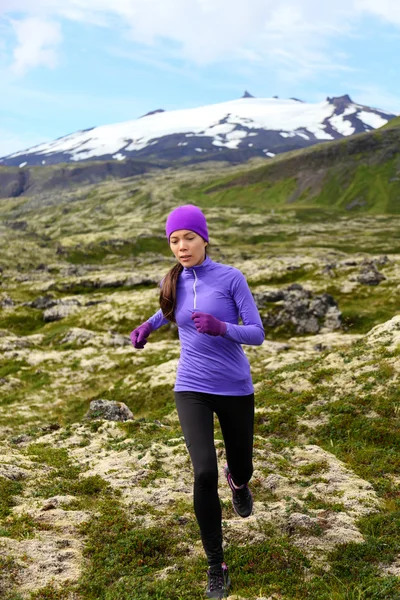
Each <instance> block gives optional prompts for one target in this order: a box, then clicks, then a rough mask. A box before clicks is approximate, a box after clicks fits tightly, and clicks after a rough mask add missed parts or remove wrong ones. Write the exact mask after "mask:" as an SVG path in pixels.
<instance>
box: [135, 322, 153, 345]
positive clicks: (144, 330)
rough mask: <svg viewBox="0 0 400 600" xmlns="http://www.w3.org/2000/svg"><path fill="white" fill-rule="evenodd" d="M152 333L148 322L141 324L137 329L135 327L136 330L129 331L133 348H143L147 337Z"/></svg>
mask: <svg viewBox="0 0 400 600" xmlns="http://www.w3.org/2000/svg"><path fill="white" fill-rule="evenodd" d="M152 331H153V328H152V326H151V325H150V323H149V322H148V321H146V322H145V323H142V324H141V325H139V327H136V329H134V330H133V331H131V333H130V338H131V342H132V344H133V345H134V347H135V348H138V349H139V348H144V347H145V345H146V344H147V338H148V337H149V335H150V333H151V332H152Z"/></svg>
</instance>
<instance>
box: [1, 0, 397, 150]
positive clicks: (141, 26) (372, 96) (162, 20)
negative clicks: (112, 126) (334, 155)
mask: <svg viewBox="0 0 400 600" xmlns="http://www.w3.org/2000/svg"><path fill="white" fill-rule="evenodd" d="M399 67H400V1H399V0H335V3H334V4H333V3H325V2H321V0H291V1H288V0H280V2H276V0H246V1H244V0H112V2H110V1H109V0H63V2H60V1H59V0H35V1H34V2H32V0H0V92H1V93H0V156H4V155H6V154H10V153H12V152H14V151H17V150H22V149H24V148H28V147H30V146H33V145H35V144H38V143H41V142H44V141H47V140H52V139H54V138H57V137H60V136H63V135H66V134H68V133H72V132H74V131H77V130H79V129H86V128H89V127H93V126H96V125H103V124H106V123H115V122H119V121H126V120H131V119H136V118H137V117H139V116H141V115H143V114H145V113H147V112H148V111H151V110H154V109H157V108H164V109H166V110H173V109H179V108H189V107H195V106H200V105H204V104H212V103H217V102H224V101H227V100H232V99H235V98H239V97H240V96H241V95H242V94H243V92H244V90H245V89H247V90H249V91H250V92H251V93H252V94H253V95H255V96H257V97H271V96H274V95H278V96H279V97H282V98H289V97H296V98H300V99H302V100H305V101H309V102H320V101H322V100H324V99H325V98H326V96H339V95H343V94H345V93H347V94H350V96H351V97H352V98H353V100H354V101H356V102H358V103H360V104H366V105H369V106H374V107H377V108H382V109H384V110H387V111H391V112H394V113H400V77H399V73H400V68H399Z"/></svg>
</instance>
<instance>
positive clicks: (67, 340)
mask: <svg viewBox="0 0 400 600" xmlns="http://www.w3.org/2000/svg"><path fill="white" fill-rule="evenodd" d="M94 337H96V334H95V332H94V331H90V330H89V329H81V328H80V327H72V328H71V329H70V331H68V333H67V334H66V335H65V336H64V337H63V339H62V340H61V342H60V344H77V345H78V346H83V345H84V344H86V342H88V341H90V340H92V339H93V338H94Z"/></svg>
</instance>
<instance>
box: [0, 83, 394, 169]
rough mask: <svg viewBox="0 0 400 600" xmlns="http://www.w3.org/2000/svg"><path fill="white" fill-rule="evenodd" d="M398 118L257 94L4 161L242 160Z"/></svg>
mask: <svg viewBox="0 0 400 600" xmlns="http://www.w3.org/2000/svg"><path fill="white" fill-rule="evenodd" d="M395 117H396V115H394V114H392V113H388V112H385V111H382V110H378V109H374V108H370V107H367V106H363V105H361V104H357V103H354V102H353V101H352V99H351V98H350V97H349V96H348V95H344V96H340V97H334V98H329V97H328V98H327V99H326V100H325V101H324V102H319V103H313V104H312V103H306V102H302V101H300V100H298V99H296V98H290V99H280V98H278V97H277V96H274V97H273V98H254V97H252V96H251V94H250V93H249V92H248V91H246V92H245V93H244V96H243V97H242V98H240V99H239V100H233V101H230V102H223V103H220V104H213V105H209V106H202V107H199V108H191V109H182V110H175V111H165V110H162V109H157V110H155V111H151V112H149V113H147V114H146V115H144V116H142V117H141V118H139V119H136V120H134V121H126V122H123V123H116V124H112V125H102V126H100V127H94V128H92V129H85V130H83V131H78V132H76V133H72V134H70V135H67V136H64V137H61V138H58V139H56V140H54V141H51V142H46V143H43V144H40V145H38V146H35V147H33V148H29V149H26V150H22V151H20V152H17V153H14V154H11V155H9V156H6V157H3V158H2V159H0V165H4V166H17V167H24V166H35V165H51V164H58V163H65V162H79V161H93V160H95V161H97V160H102V161H104V160H114V161H124V160H126V159H135V160H137V159H139V160H145V161H148V160H150V161H152V162H156V163H161V164H162V165H163V166H169V165H171V164H176V163H177V162H183V163H191V162H192V163H193V162H202V161H204V160H224V161H228V162H234V163H239V162H244V161H246V160H249V159H250V158H254V157H260V156H261V157H273V156H275V155H276V154H280V153H282V152H287V151H290V150H298V149H301V148H305V147H308V146H311V145H313V144H317V143H320V142H326V141H329V140H335V139H339V138H343V137H347V136H350V135H353V134H356V133H362V132H365V131H370V130H373V129H376V128H378V127H381V126H383V125H385V124H386V123H388V122H389V121H390V120H391V119H393V118H395Z"/></svg>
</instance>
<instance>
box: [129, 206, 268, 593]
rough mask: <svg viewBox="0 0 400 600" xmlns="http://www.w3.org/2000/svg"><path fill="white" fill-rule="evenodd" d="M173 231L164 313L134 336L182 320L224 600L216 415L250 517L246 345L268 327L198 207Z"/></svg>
mask: <svg viewBox="0 0 400 600" xmlns="http://www.w3.org/2000/svg"><path fill="white" fill-rule="evenodd" d="M166 234H167V239H168V242H169V245H170V248H171V250H172V252H173V253H174V255H175V257H176V259H177V261H178V262H177V264H176V265H175V266H174V267H173V268H172V269H171V270H170V271H169V272H168V273H167V275H166V276H165V278H164V279H163V281H162V284H161V292H160V306H161V308H160V310H159V311H158V312H157V313H156V314H154V315H153V316H152V317H150V319H148V321H146V322H145V323H143V324H142V325H140V326H139V327H138V328H137V329H135V330H134V331H132V333H131V340H132V343H133V345H134V346H135V348H143V347H144V345H145V344H146V342H147V338H148V336H149V335H150V333H151V332H152V331H154V330H155V329H158V328H159V327H161V326H162V325H165V324H166V323H168V322H169V321H172V322H176V324H177V325H178V331H179V338H180V343H181V356H180V360H179V364H178V369H177V377H176V383H175V387H174V392H175V401H176V407H177V411H178V416H179V420H180V424H181V427H182V430H183V434H184V437H185V441H186V446H187V448H188V451H189V454H190V458H191V461H192V464H193V469H194V510H195V514H196V518H197V521H198V524H199V527H200V532H201V539H202V542H203V547H204V550H205V553H206V556H207V560H208V565H209V569H208V571H207V574H208V584H207V590H206V595H207V597H208V598H221V597H222V596H223V595H224V594H225V593H226V592H227V590H228V588H229V586H230V579H229V575H228V568H227V566H226V564H225V563H224V555H223V550H222V526H221V525H222V524H221V505H220V502H219V497H218V470H217V458H216V452H215V447H214V430H213V420H214V413H216V415H217V417H218V419H219V423H220V426H221V430H222V434H223V437H224V443H225V450H226V457H227V465H226V467H225V476H226V479H227V482H228V484H229V486H230V488H231V490H232V502H233V507H234V509H235V511H236V513H237V514H238V515H239V516H241V517H248V516H249V515H250V514H251V512H252V508H253V500H252V496H251V492H250V490H249V488H248V482H249V480H250V478H251V476H252V473H253V464H252V451H253V429H254V388H253V384H252V380H251V375H250V365H249V361H248V359H247V357H246V355H245V354H244V352H243V349H242V346H241V344H250V345H260V344H262V343H263V341H264V329H263V326H262V323H261V319H260V315H259V313H258V310H257V307H256V305H255V302H254V299H253V296H252V294H251V292H250V289H249V287H248V285H247V282H246V280H245V278H244V276H243V274H242V273H241V272H240V271H239V270H238V269H235V268H234V267H230V266H228V265H223V264H220V263H216V262H213V261H212V260H211V258H210V257H208V256H207V254H206V247H207V245H208V229H207V222H206V218H205V216H204V214H203V213H202V211H201V210H200V209H199V208H198V207H196V206H193V205H191V204H187V205H185V206H180V207H178V208H176V209H175V210H174V211H172V212H171V214H170V215H169V216H168V219H167V222H166ZM239 316H240V318H241V319H242V323H243V324H242V325H238V320H239Z"/></svg>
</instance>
